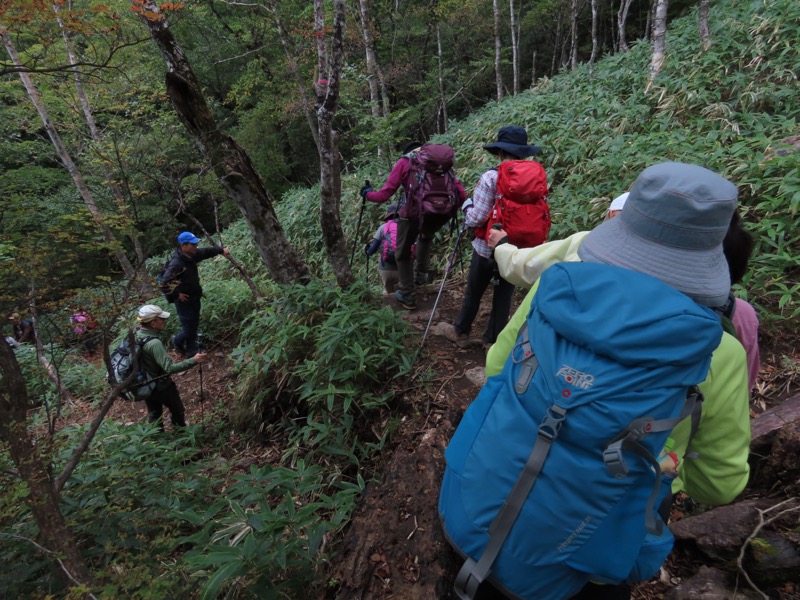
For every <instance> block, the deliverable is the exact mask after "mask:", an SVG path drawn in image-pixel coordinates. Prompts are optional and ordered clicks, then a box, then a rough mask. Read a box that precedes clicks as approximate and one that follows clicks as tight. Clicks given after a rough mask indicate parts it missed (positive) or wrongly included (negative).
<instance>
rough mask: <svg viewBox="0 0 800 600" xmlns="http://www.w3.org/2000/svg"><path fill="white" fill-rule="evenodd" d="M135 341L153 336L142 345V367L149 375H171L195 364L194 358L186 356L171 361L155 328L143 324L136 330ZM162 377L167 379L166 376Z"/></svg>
mask: <svg viewBox="0 0 800 600" xmlns="http://www.w3.org/2000/svg"><path fill="white" fill-rule="evenodd" d="M135 337H136V341H137V342H139V341H141V340H143V339H144V338H147V337H154V338H155V339H154V340H150V341H149V342H147V343H146V344H145V345H144V346H142V356H141V361H142V367H143V368H144V370H145V371H147V372H148V373H149V374H150V376H151V377H158V376H159V375H164V374H165V373H166V374H168V375H172V374H173V373H180V372H181V371H186V370H187V369H191V368H192V367H193V366H195V365H196V364H197V361H196V360H195V359H194V358H187V359H186V360H182V361H180V362H177V363H176V362H172V359H171V358H170V357H169V353H168V352H167V349H166V347H165V346H164V342H162V341H161V338H160V332H158V331H156V330H155V329H148V328H147V327H145V326H144V325H142V327H141V328H140V329H137V330H136V334H135ZM164 379H167V378H166V377H165V378H164Z"/></svg>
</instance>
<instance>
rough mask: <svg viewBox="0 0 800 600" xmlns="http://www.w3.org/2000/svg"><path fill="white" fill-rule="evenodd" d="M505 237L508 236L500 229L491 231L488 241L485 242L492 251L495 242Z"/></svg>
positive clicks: (495, 244)
mask: <svg viewBox="0 0 800 600" xmlns="http://www.w3.org/2000/svg"><path fill="white" fill-rule="evenodd" d="M507 235H508V234H507V233H506V232H505V231H503V230H502V229H492V230H491V231H489V239H488V240H486V243H487V244H489V248H491V249H492V250H494V247H495V246H497V242H499V241H500V240H502V239H503V238H504V237H506V236H507Z"/></svg>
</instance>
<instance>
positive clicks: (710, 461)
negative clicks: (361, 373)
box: [486, 232, 750, 504]
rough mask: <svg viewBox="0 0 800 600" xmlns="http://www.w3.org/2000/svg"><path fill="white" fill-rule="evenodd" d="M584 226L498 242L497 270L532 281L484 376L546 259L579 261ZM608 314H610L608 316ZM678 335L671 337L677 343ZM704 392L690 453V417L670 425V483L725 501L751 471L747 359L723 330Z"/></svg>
mask: <svg viewBox="0 0 800 600" xmlns="http://www.w3.org/2000/svg"><path fill="white" fill-rule="evenodd" d="M587 233H588V232H579V233H576V234H574V235H572V236H570V237H568V238H566V239H564V240H557V241H553V242H548V243H546V244H542V245H541V246H537V247H535V248H517V247H516V246H512V245H511V244H501V245H500V246H497V248H495V252H494V258H495V261H496V262H497V266H498V269H499V271H500V276H501V277H503V278H504V279H506V280H507V281H510V282H511V283H513V284H514V285H518V286H522V287H528V286H532V287H531V289H530V290H529V292H528V294H527V296H525V299H524V300H523V301H522V304H520V306H519V308H518V309H517V311H516V312H515V313H514V315H513V316H512V317H511V320H510V321H509V323H508V325H507V326H506V328H505V329H504V330H503V331H502V332H501V333H500V335H499V336H498V338H497V342H495V344H494V345H493V346H492V347H491V349H490V350H489V353H488V355H487V357H486V376H487V377H490V376H492V375H496V374H497V373H499V372H500V371H501V370H502V369H503V364H504V363H505V361H506V358H508V356H509V354H510V353H511V349H512V348H513V346H514V343H515V342H516V338H517V332H518V331H519V329H520V327H521V326H522V324H523V323H524V322H525V319H526V317H527V315H528V311H529V310H530V306H531V300H532V299H533V296H534V295H535V294H536V289H537V287H538V279H539V276H540V275H541V274H542V272H543V271H544V270H545V269H546V268H547V267H549V266H550V265H551V264H553V263H556V262H562V261H570V262H574V261H578V260H580V259H579V258H578V248H579V247H580V245H581V243H582V242H583V238H584V237H586V235H587ZM612 318H613V316H612ZM679 342H680V340H676V343H679ZM699 387H700V391H702V392H703V396H704V398H705V401H704V402H703V413H702V416H701V419H700V425H699V427H698V429H697V432H696V434H695V436H694V438H693V439H692V442H691V448H690V449H689V450H691V457H689V456H686V454H687V444H688V442H689V429H690V424H689V422H688V421H689V420H688V419H686V420H685V421H684V422H682V423H680V424H679V425H678V426H677V427H675V429H674V430H673V431H672V435H671V436H670V441H669V442H668V443H667V449H668V450H671V451H673V452H675V454H677V456H678V457H679V458H680V459H681V460H680V463H679V465H678V477H677V478H676V479H675V482H674V483H673V486H672V489H673V491H675V492H677V491H679V490H685V491H686V493H687V494H689V495H690V496H691V497H692V498H693V499H694V500H696V501H697V502H701V503H703V504H726V503H728V502H730V501H731V500H733V499H734V498H735V497H736V496H737V495H738V494H739V493H740V492H741V491H742V490H743V489H744V487H745V485H746V484H747V480H748V477H749V474H750V467H749V465H748V463H747V457H748V455H749V450H750V398H749V389H748V383H747V359H746V356H745V351H744V348H743V347H742V345H741V344H740V343H739V341H738V340H737V339H736V338H734V337H733V336H731V335H729V334H727V333H725V334H723V336H722V341H721V342H720V344H719V346H718V347H717V349H716V350H715V351H714V353H713V355H712V358H711V368H710V370H709V373H708V376H707V377H706V380H705V381H704V382H703V383H702V384H700V386H699Z"/></svg>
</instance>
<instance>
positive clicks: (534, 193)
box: [475, 160, 551, 248]
mask: <svg viewBox="0 0 800 600" xmlns="http://www.w3.org/2000/svg"><path fill="white" fill-rule="evenodd" d="M495 223H500V225H501V227H502V229H503V231H505V232H506V233H507V234H508V241H509V242H510V243H512V244H514V245H515V246H517V247H518V248H533V247H534V246H538V245H539V244H542V243H544V242H545V241H547V235H548V234H549V233H550V223H551V221H550V207H549V206H548V204H547V174H546V173H545V171H544V167H542V165H540V164H539V163H538V162H535V161H532V160H507V161H504V162H502V163H500V165H499V166H498V167H497V200H496V201H495V204H494V208H493V209H492V212H491V213H490V214H489V219H488V220H487V221H486V223H485V225H484V226H483V227H479V228H478V229H476V230H475V237H479V238H483V239H486V240H488V237H489V231H491V229H492V226H493V225H494V224H495Z"/></svg>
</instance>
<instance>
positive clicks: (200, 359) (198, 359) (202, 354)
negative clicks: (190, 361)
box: [194, 352, 208, 364]
mask: <svg viewBox="0 0 800 600" xmlns="http://www.w3.org/2000/svg"><path fill="white" fill-rule="evenodd" d="M207 358H208V353H206V352H198V353H197V354H195V355H194V362H196V363H197V364H200V363H201V362H205V360H206V359H207Z"/></svg>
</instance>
